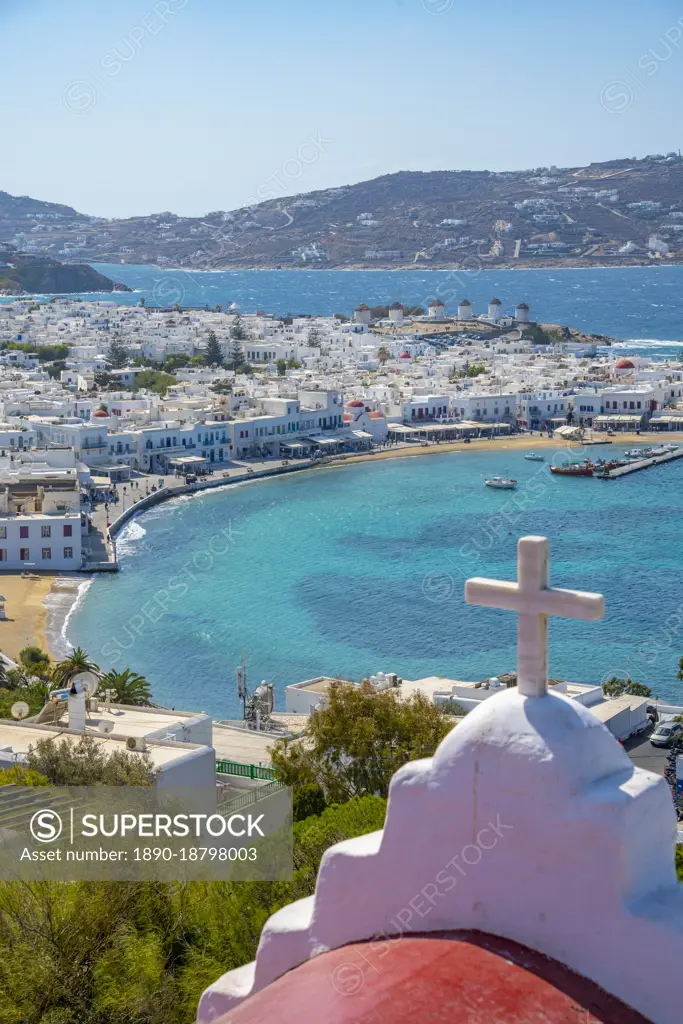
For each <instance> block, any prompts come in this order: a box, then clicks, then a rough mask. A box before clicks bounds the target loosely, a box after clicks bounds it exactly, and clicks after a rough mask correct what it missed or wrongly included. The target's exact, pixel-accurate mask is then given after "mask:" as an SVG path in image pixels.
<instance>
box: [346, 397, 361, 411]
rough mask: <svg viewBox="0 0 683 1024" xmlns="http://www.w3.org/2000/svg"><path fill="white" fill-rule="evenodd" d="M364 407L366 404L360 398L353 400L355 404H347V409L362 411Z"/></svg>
mask: <svg viewBox="0 0 683 1024" xmlns="http://www.w3.org/2000/svg"><path fill="white" fill-rule="evenodd" d="M364 405H365V402H361V400H360V399H359V398H355V399H354V400H353V402H347V403H346V408H347V409H362V408H363V406H364Z"/></svg>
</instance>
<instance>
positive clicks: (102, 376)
mask: <svg viewBox="0 0 683 1024" xmlns="http://www.w3.org/2000/svg"><path fill="white" fill-rule="evenodd" d="M120 386H121V385H120V383H119V381H118V380H117V379H116V377H112V375H111V374H110V373H106V372H105V371H104V370H100V371H98V372H97V373H96V374H95V387H96V388H97V390H98V391H114V390H117V389H118V388H120Z"/></svg>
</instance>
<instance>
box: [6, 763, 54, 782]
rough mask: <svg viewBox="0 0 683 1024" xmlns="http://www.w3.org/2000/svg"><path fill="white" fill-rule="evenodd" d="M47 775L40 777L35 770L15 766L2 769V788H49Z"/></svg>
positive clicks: (20, 765)
mask: <svg viewBox="0 0 683 1024" xmlns="http://www.w3.org/2000/svg"><path fill="white" fill-rule="evenodd" d="M49 785H50V780H49V779H48V777H47V775H40V774H39V772H37V771H35V770H34V769H33V768H26V767H24V765H22V764H13V765H12V767H11V768H0V786H49Z"/></svg>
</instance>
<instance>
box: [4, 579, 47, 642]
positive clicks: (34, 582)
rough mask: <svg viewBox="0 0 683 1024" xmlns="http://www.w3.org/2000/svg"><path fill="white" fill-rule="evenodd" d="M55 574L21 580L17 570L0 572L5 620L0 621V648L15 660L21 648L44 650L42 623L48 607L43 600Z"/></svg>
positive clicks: (43, 623)
mask: <svg viewBox="0 0 683 1024" xmlns="http://www.w3.org/2000/svg"><path fill="white" fill-rule="evenodd" d="M54 580H55V577H54V576H35V577H32V578H31V579H23V578H22V577H21V575H20V574H19V573H17V574H13V575H10V574H9V573H8V574H7V575H5V574H4V573H3V574H1V575H0V593H2V595H3V596H4V597H5V599H6V602H5V615H6V616H7V618H6V620H5V621H4V622H3V621H0V651H2V653H3V654H6V655H7V657H8V658H12V660H13V661H16V660H17V658H18V656H19V651H20V650H21V649H22V647H27V646H29V645H35V646H37V647H42V649H43V650H46V649H47V641H46V638H45V625H46V623H47V615H48V609H47V606H46V605H44V604H43V601H44V600H45V598H46V597H47V595H48V594H49V593H50V590H51V589H52V584H53V583H54Z"/></svg>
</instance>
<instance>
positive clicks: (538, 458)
mask: <svg viewBox="0 0 683 1024" xmlns="http://www.w3.org/2000/svg"><path fill="white" fill-rule="evenodd" d="M524 458H525V459H528V460H529V462H545V455H539V454H538V452H527V453H526V455H525V456H524Z"/></svg>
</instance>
